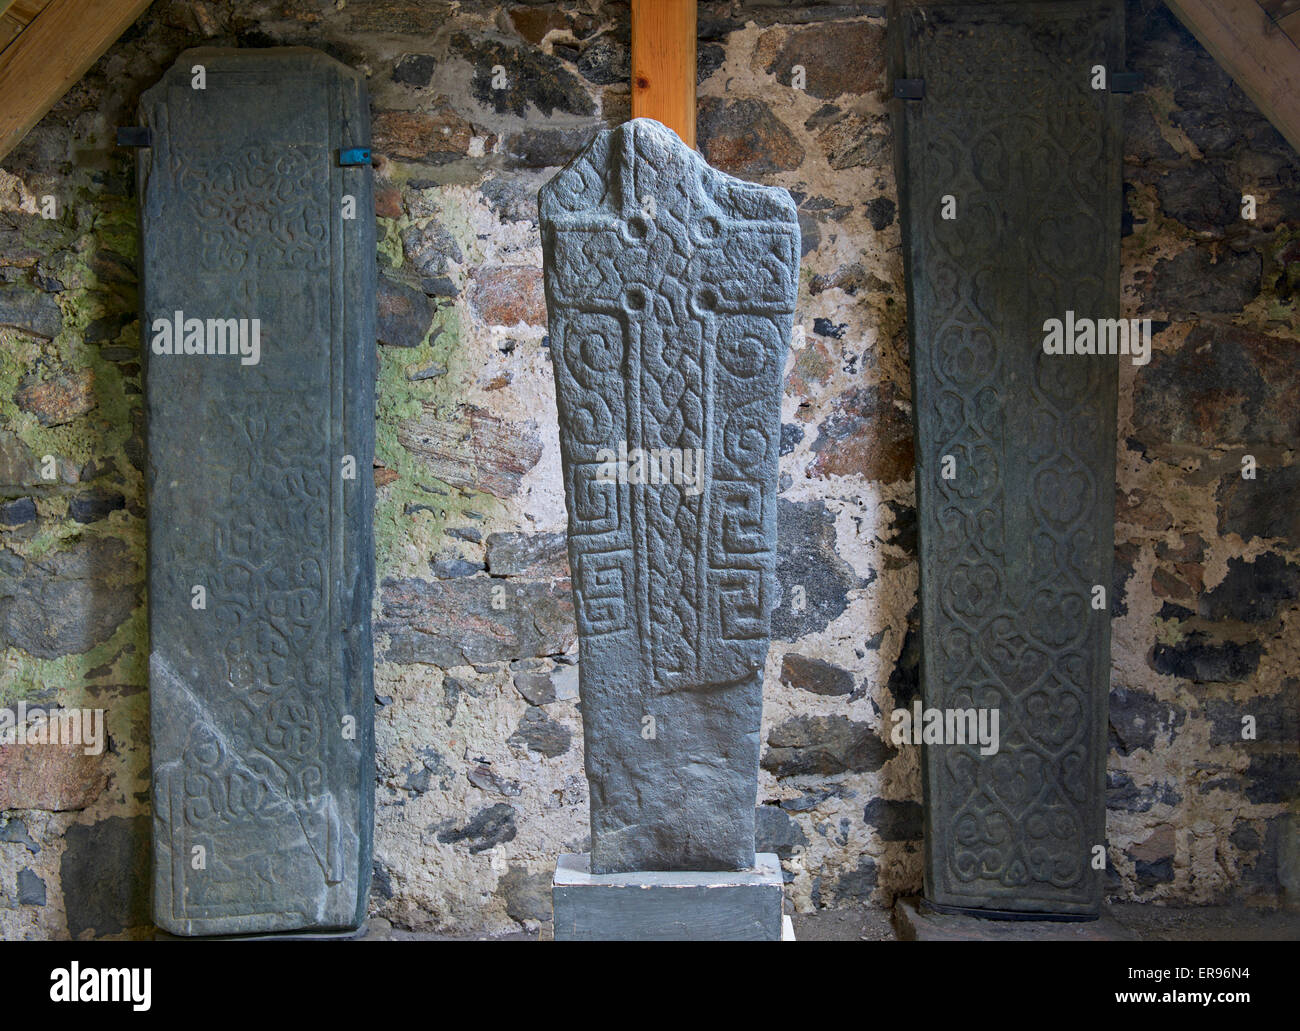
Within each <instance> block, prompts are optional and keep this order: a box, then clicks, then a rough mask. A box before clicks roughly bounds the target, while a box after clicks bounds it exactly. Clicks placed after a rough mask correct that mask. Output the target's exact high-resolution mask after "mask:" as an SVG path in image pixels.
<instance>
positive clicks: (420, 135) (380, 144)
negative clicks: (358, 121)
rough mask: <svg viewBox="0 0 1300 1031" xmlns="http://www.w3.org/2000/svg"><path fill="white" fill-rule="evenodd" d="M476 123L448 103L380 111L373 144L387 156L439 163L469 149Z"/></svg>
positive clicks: (432, 163)
mask: <svg viewBox="0 0 1300 1031" xmlns="http://www.w3.org/2000/svg"><path fill="white" fill-rule="evenodd" d="M473 138H474V127H473V126H472V125H471V124H470V123H469V122H467V121H465V119H463V118H461V117H460V116H459V115H458V114H456V112H454V111H453V110H451V108H450V107H447V106H446V105H442V106H438V107H435V108H433V109H432V110H420V111H380V112H379V113H378V114H376V115H375V124H374V148H375V151H376V152H377V153H380V154H383V155H385V156H386V157H392V158H399V159H401V160H403V161H416V162H420V163H423V164H431V165H438V164H442V163H444V162H446V161H454V160H456V159H457V158H461V157H464V156H465V155H466V154H468V153H469V146H470V141H471V140H472V139H473Z"/></svg>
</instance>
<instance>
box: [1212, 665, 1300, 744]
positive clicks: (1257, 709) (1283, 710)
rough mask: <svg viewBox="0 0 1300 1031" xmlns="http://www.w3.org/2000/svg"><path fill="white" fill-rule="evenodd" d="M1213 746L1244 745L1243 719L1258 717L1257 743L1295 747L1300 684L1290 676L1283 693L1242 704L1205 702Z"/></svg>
mask: <svg viewBox="0 0 1300 1031" xmlns="http://www.w3.org/2000/svg"><path fill="white" fill-rule="evenodd" d="M1205 715H1206V718H1208V719H1209V720H1210V744H1211V745H1241V744H1243V743H1246V744H1249V742H1245V741H1244V739H1243V738H1242V736H1241V735H1242V730H1243V724H1242V717H1244V716H1253V717H1254V718H1255V737H1254V743H1255V744H1257V745H1282V746H1292V747H1294V746H1295V745H1296V744H1297V743H1298V742H1300V681H1297V680H1296V679H1294V678H1290V677H1288V678H1287V679H1286V680H1284V681H1283V682H1282V684H1281V690H1280V691H1279V692H1278V693H1277V694H1272V695H1256V696H1255V697H1253V698H1247V699H1242V700H1241V701H1236V700H1231V699H1223V698H1210V699H1207V700H1206V702H1205Z"/></svg>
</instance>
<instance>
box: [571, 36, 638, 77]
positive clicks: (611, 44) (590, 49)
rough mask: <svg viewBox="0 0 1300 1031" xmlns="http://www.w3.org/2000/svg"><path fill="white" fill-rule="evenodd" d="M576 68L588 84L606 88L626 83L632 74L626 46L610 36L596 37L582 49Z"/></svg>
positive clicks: (629, 54) (630, 58) (630, 57)
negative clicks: (617, 83) (616, 83)
mask: <svg viewBox="0 0 1300 1031" xmlns="http://www.w3.org/2000/svg"><path fill="white" fill-rule="evenodd" d="M577 66H578V71H579V72H581V73H582V77H583V78H584V79H586V80H587V81H588V82H594V83H596V84H598V85H601V86H608V85H610V84H611V83H615V82H626V81H627V79H628V76H629V75H631V73H632V55H631V52H630V51H629V48H628V47H627V45H626V44H624V43H620V42H619V41H618V40H616V39H614V38H613V37H612V36H597V37H596V38H595V39H593V40H591V41H590V42H589V43H588V44H587V45H586V46H585V47H583V50H582V56H581V57H579V58H578V61H577Z"/></svg>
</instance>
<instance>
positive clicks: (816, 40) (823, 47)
mask: <svg viewBox="0 0 1300 1031" xmlns="http://www.w3.org/2000/svg"><path fill="white" fill-rule="evenodd" d="M831 55H834V56H833V57H832V56H831ZM754 57H755V63H756V64H758V65H759V66H760V67H761V68H762V69H763V70H764V71H765V72H767V73H768V74H769V75H775V76H776V78H777V81H778V82H780V83H781V84H782V85H783V86H789V85H790V84H791V81H792V76H793V74H794V68H795V67H796V66H798V67H801V68H802V69H803V73H804V74H803V79H804V88H805V89H806V90H807V91H808V93H809V94H810V95H812V96H814V97H818V98H820V99H822V100H834V99H835V98H836V97H838V96H840V95H841V94H843V93H870V92H875V91H876V90H879V89H880V88H881V79H882V77H883V76H884V73H885V31H884V28H883V26H881V25H880V24H879V23H878V22H877V23H874V24H873V23H871V22H855V23H850V24H848V25H808V26H804V27H802V28H798V29H785V28H775V29H768V30H767V31H766V32H764V33H763V35H761V36H760V37H759V38H758V45H757V47H756V48H755V52H754Z"/></svg>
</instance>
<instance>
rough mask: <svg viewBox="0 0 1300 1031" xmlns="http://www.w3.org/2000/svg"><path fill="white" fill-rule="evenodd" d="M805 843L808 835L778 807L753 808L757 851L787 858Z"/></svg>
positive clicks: (763, 806) (762, 806)
mask: <svg viewBox="0 0 1300 1031" xmlns="http://www.w3.org/2000/svg"><path fill="white" fill-rule="evenodd" d="M806 844H808V835H806V834H805V833H804V832H803V828H801V827H800V826H799V824H798V823H796V822H795V821H794V820H793V819H791V817H790V816H789V815H787V814H786V813H785V812H783V811H782V810H781V808H780V807H778V806H774V805H761V806H759V807H758V808H757V809H756V810H754V848H755V849H757V850H758V851H759V852H772V853H775V854H776V855H777V856H778V857H779V858H781V859H789V858H790V857H791V856H793V855H794V854H795V850H796V849H798V848H799V847H800V846H802V845H806Z"/></svg>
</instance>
